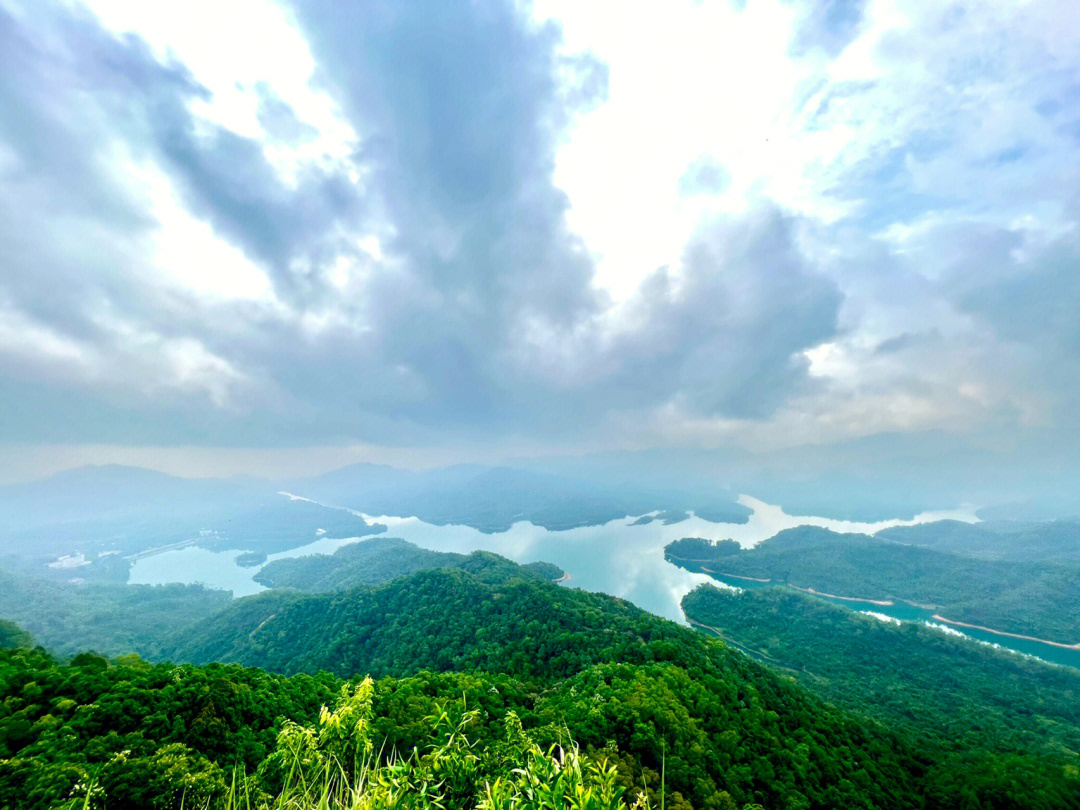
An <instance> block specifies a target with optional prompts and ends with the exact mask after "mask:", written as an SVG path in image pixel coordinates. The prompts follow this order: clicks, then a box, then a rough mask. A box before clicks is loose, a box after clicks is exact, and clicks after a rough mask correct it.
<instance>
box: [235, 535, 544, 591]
mask: <svg viewBox="0 0 1080 810" xmlns="http://www.w3.org/2000/svg"><path fill="white" fill-rule="evenodd" d="M437 568H456V569H461V570H463V571H468V572H470V573H472V574H475V575H476V576H478V577H480V578H482V579H484V580H486V581H503V580H506V579H510V578H514V577H518V578H524V579H532V578H536V579H549V580H551V579H558V578H559V577H560V576H562V573H563V572H562V570H561V569H560V568H559V567H558V566H555V565H551V564H550V563H532V564H530V565H524V566H522V565H517V564H516V563H513V562H511V561H510V560H507V559H506V558H504V557H500V556H498V555H497V554H491V553H490V552H486V551H477V552H474V553H472V554H468V555H466V554H454V553H450V552H442V551H430V550H428V549H424V548H420V547H419V546H416V545H414V544H412V543H408V542H406V541H404V540H402V539H400V538H397V537H373V538H371V539H369V540H364V541H363V542H360V543H351V544H349V545H347V546H342V547H341V548H339V549H338V550H337V551H336V552H334V553H333V554H331V555H325V554H314V555H311V556H308V557H294V558H291V559H283V560H275V561H273V562H271V563H268V564H267V565H266V566H264V567H263V568H262V569H261V570H260V571H259V572H258V573H257V574H256V575H255V580H256V581H257V582H259V583H261V584H263V585H266V586H267V587H269V588H294V589H296V590H300V591H308V592H313V593H325V592H330V591H341V590H347V589H349V588H355V587H357V586H359V585H381V584H383V583H386V582H389V581H390V580H393V579H397V578H398V577H403V576H408V575H410V574H415V573H417V572H419V571H429V570H434V569H437Z"/></svg>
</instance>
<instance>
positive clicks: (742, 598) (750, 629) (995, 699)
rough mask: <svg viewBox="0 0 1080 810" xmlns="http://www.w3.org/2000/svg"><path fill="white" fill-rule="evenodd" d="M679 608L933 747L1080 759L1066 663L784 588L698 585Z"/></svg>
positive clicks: (1073, 685)
mask: <svg viewBox="0 0 1080 810" xmlns="http://www.w3.org/2000/svg"><path fill="white" fill-rule="evenodd" d="M683 610H685V611H686V615H687V617H688V618H689V619H690V620H691V621H692V622H694V623H696V625H697V626H698V627H703V628H707V629H708V630H709V631H710V632H718V633H720V634H722V636H723V637H724V638H727V639H731V640H732V641H733V642H735V643H737V644H739V645H740V646H741V647H742V648H743V649H747V650H749V651H752V653H753V654H755V655H758V656H760V657H763V658H765V659H766V660H768V661H770V662H772V663H773V665H775V666H778V667H781V668H783V669H784V671H787V672H790V673H791V674H793V675H794V676H795V677H796V678H797V679H798V680H799V681H800V682H802V683H803V684H805V685H806V686H807V688H809V689H812V690H814V691H816V692H817V693H818V694H821V695H822V696H824V697H826V698H828V699H829V700H831V701H834V702H835V703H837V704H838V705H841V706H845V707H847V708H849V709H852V710H855V711H858V712H860V713H862V714H865V715H867V716H869V717H874V718H876V719H878V720H880V721H882V722H884V723H886V724H888V725H889V726H891V727H893V728H897V729H902V730H906V731H908V732H910V733H913V734H917V735H919V736H922V737H925V738H927V739H928V740H930V741H932V742H933V744H934V745H935V746H936V747H937V748H939V749H941V750H943V751H949V752H955V751H956V750H959V749H965V748H966V749H987V750H993V751H998V752H1002V753H1004V752H1016V751H1027V752H1030V753H1039V754H1041V755H1043V756H1046V757H1049V758H1050V759H1052V760H1055V761H1061V762H1062V763H1063V764H1064V763H1072V764H1073V766H1078V765H1080V671H1078V670H1075V669H1073V668H1072V667H1063V666H1056V665H1052V664H1046V663H1043V662H1041V661H1037V660H1033V659H1030V658H1027V657H1025V656H1020V655H1017V654H1015V653H1010V652H1007V651H1004V650H1000V651H998V650H994V649H992V648H990V647H988V646H987V645H986V644H981V643H979V642H976V641H972V640H970V639H966V638H960V637H957V636H954V635H951V634H946V633H943V632H940V631H937V630H934V629H931V628H927V627H924V626H922V625H920V624H918V623H915V622H898V621H895V620H893V621H883V620H881V619H879V618H876V617H873V616H868V615H865V614H862V613H859V612H856V611H853V610H850V609H848V608H846V607H841V606H838V605H834V604H831V603H829V602H826V601H824V600H822V599H816V598H814V597H812V596H806V595H804V594H800V593H797V592H795V591H792V590H791V589H790V588H779V587H776V588H760V589H754V590H745V591H743V592H742V593H736V592H734V591H731V590H727V589H720V588H716V587H713V586H711V585H702V586H701V587H699V588H698V589H697V590H695V591H692V592H691V593H689V594H687V595H686V597H684V599H683Z"/></svg>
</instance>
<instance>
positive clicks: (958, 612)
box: [665, 526, 1080, 644]
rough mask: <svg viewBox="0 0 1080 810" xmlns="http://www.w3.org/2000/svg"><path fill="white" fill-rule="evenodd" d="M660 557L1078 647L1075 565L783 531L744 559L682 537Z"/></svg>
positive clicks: (1079, 577) (726, 547) (1079, 586)
mask: <svg viewBox="0 0 1080 810" xmlns="http://www.w3.org/2000/svg"><path fill="white" fill-rule="evenodd" d="M665 556H666V558H667V559H668V560H669V561H670V562H673V563H675V564H676V565H679V566H682V567H684V568H687V569H690V570H695V571H713V572H716V573H726V574H734V575H736V576H744V577H754V578H758V579H767V580H770V581H772V582H774V583H777V584H785V583H787V584H791V585H795V586H798V587H801V588H813V589H815V590H817V591H821V592H823V593H830V594H837V595H840V596H847V597H859V598H863V599H900V600H907V601H911V602H915V603H919V604H929V605H933V606H935V607H936V608H937V609H938V610H939V611H940V612H941V613H942V614H943V615H944V616H946V617H948V618H949V619H953V620H955V621H963V622H969V623H972V624H978V625H984V626H987V627H991V628H993V629H995V630H1002V631H1006V632H1010V633H1021V634H1025V635H1031V636H1036V637H1039V638H1043V639H1047V640H1050V641H1056V642H1061V643H1065V644H1073V643H1076V642H1080V613H1078V612H1077V610H1076V605H1077V598H1078V596H1080V566H1075V565H1057V564H1052V563H1021V562H1004V561H994V560H983V559H976V558H973V557H966V556H959V555H956V554H948V553H944V552H941V551H935V550H933V549H929V548H925V547H921V546H915V545H907V544H902V543H900V542H897V541H894V540H881V539H877V538H875V537H869V536H867V535H861V534H838V533H836V532H831V531H829V530H827V529H819V528H815V527H811V526H800V527H798V528H795V529H788V530H786V531H782V532H780V533H779V534H777V535H775V536H774V537H771V538H769V539H768V540H766V541H764V542H763V543H760V544H758V545H757V546H755V547H754V548H751V549H743V550H739V549H737V548H733V544H717V545H713V544H710V543H709V542H708V541H706V540H701V539H697V538H687V539H684V540H678V541H676V542H674V543H671V544H669V545H668V546H667V548H666V549H665Z"/></svg>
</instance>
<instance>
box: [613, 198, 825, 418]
mask: <svg viewBox="0 0 1080 810" xmlns="http://www.w3.org/2000/svg"><path fill="white" fill-rule="evenodd" d="M794 226H795V224H794V222H793V221H792V220H791V219H790V218H788V217H786V216H784V215H782V214H781V213H779V212H778V211H776V210H772V209H769V210H764V211H760V212H757V213H756V214H754V215H752V216H750V217H747V218H743V219H738V220H729V221H725V222H722V223H720V224H718V225H716V226H714V227H713V228H711V229H710V230H708V231H706V232H705V233H703V234H702V235H701V236H699V237H698V238H697V239H696V240H694V241H693V242H692V243H691V244H690V246H689V247H688V248H687V252H686V256H685V258H684V262H683V268H682V271H681V273H680V274H679V275H674V274H672V273H671V272H669V271H668V270H660V271H657V272H656V273H655V274H654V275H653V276H652V277H651V278H650V279H649V280H648V281H646V283H645V284H644V285H643V286H642V289H641V291H640V293H639V295H638V299H637V302H636V307H637V312H635V313H634V316H633V320H634V321H635V322H637V323H639V324H641V327H640V329H639V330H637V331H635V332H632V333H630V334H629V335H627V337H626V338H624V339H623V341H621V342H620V345H619V346H618V348H617V350H616V351H617V352H618V353H619V355H620V357H619V363H618V366H619V371H618V372H617V374H616V378H617V379H618V380H619V382H620V387H621V388H622V389H623V393H625V394H631V393H632V392H633V391H634V390H635V389H636V390H637V391H639V392H641V391H648V392H649V393H650V395H651V396H652V397H654V398H661V397H676V396H677V397H680V398H681V399H682V400H683V401H684V402H685V403H686V404H687V405H688V406H689V410H690V411H691V412H693V413H697V414H701V415H706V416H730V417H763V416H768V415H769V414H770V413H772V412H773V411H774V410H775V409H776V407H777V406H778V405H779V404H780V403H781V402H782V401H783V400H784V399H785V398H786V397H787V396H789V395H790V394H791V393H793V392H794V391H796V390H798V388H799V387H800V386H801V385H802V384H803V383H804V382H805V379H806V373H805V371H806V370H805V361H804V360H802V358H801V357H800V353H801V352H802V351H803V350H805V349H808V348H810V347H811V346H814V345H816V344H817V343H820V342H822V341H824V340H827V339H828V338H830V337H832V336H833V335H835V334H836V329H837V312H838V309H839V306H840V302H841V300H842V296H841V294H840V292H839V290H838V289H837V288H836V286H835V284H834V283H832V282H831V281H829V280H827V279H825V278H823V277H821V276H818V275H817V274H815V272H814V270H813V269H812V267H810V265H809V263H808V262H807V260H806V259H805V258H804V257H803V255H802V253H801V252H800V251H799V249H798V247H797V245H796V244H795V237H794ZM641 404H643V405H648V404H654V403H650V402H642V403H641Z"/></svg>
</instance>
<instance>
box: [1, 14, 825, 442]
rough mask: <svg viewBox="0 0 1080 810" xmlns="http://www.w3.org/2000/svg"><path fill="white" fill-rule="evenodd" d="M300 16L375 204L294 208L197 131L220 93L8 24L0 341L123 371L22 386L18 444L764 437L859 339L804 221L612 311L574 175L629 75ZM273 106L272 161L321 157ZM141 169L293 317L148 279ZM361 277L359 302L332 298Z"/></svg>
mask: <svg viewBox="0 0 1080 810" xmlns="http://www.w3.org/2000/svg"><path fill="white" fill-rule="evenodd" d="M297 12H298V17H299V20H300V22H301V24H302V28H303V31H304V33H305V35H306V36H307V37H308V39H309V41H310V44H311V47H312V49H313V53H314V56H315V58H316V62H317V64H318V70H319V76H320V81H321V82H322V83H323V84H324V85H325V86H326V87H327V88H329V89H330V90H331V92H332V93H333V94H334V95H335V97H336V98H337V100H338V102H339V103H340V105H341V107H342V109H343V110H344V111H345V114H346V115H347V117H348V119H349V121H350V123H351V124H352V125H353V127H354V128H355V130H356V131H357V132H358V133H359V137H360V143H359V145H358V150H357V153H356V155H355V164H356V167H357V168H359V169H362V170H363V171H362V174H363V176H364V178H365V180H364V181H363V183H362V184H361V185H358V184H357V183H355V182H353V181H352V180H351V179H350V178H349V177H348V176H347V173H346V172H344V171H343V169H342V168H341V167H337V168H331V169H328V168H325V167H311V168H308V169H306V170H301V172H300V174H299V176H298V177H297V178H295V182H286V180H285V179H284V178H283V177H282V176H281V175H280V174H279V172H278V171H277V169H276V168H275V166H273V165H272V164H271V163H270V162H269V161H268V160H267V158H266V157H265V154H264V152H263V149H262V145H261V144H260V143H259V142H257V141H254V140H252V139H250V138H246V137H243V136H240V135H238V134H236V133H234V132H231V131H229V130H227V129H225V128H223V127H221V126H217V125H215V124H212V123H210V122H207V121H204V120H197V119H196V118H195V117H194V116H193V114H192V112H191V110H190V102H191V100H192V99H196V98H206V97H207V92H208V91H207V90H206V89H205V88H203V87H201V86H200V85H199V84H198V83H197V82H196V81H195V80H194V79H193V78H192V76H191V75H189V74H188V72H187V71H186V70H185V69H184V68H183V66H181V65H176V64H162V63H161V62H159V61H158V60H157V59H156V58H155V57H154V56H153V55H152V54H151V53H150V52H149V51H148V49H147V48H146V46H145V45H144V44H142V43H141V42H140V41H139V40H137V39H135V38H131V37H128V38H117V37H115V36H113V35H111V34H109V33H107V32H105V31H103V30H102V29H101V28H100V27H98V25H97V23H96V22H95V21H94V20H92V19H90V18H88V17H84V16H79V15H78V14H73V13H71V12H69V11H68V10H67V9H66V8H64V9H60V8H58V7H57V8H54V7H52V6H49V5H42V6H40V11H39V10H35V11H34V13H31V14H28V15H26V16H25V17H24V18H22V19H19V20H16V19H14V18H12V17H10V16H6V17H2V18H0V20H2V23H0V37H2V39H0V46H4V47H3V48H2V53H3V54H4V62H3V67H2V79H0V81H2V82H3V84H0V94H2V96H0V99H2V100H3V102H4V104H5V109H12V110H17V111H18V115H16V116H12V117H10V118H9V117H7V116H5V117H4V119H3V121H0V127H2V128H0V136H2V138H3V142H4V143H6V144H7V146H8V148H10V149H11V150H12V151H13V153H14V154H15V156H16V161H17V166H18V168H17V169H16V172H17V174H18V177H17V178H16V179H17V183H13V182H12V181H11V180H10V178H5V179H4V180H2V181H0V183H3V185H0V207H2V209H3V211H4V212H6V213H8V214H10V215H11V216H9V217H8V218H7V219H6V221H5V223H3V224H0V246H2V247H3V249H4V253H5V256H8V257H11V268H10V272H6V273H5V277H4V278H3V280H2V282H0V294H2V296H3V297H2V298H0V318H2V317H3V308H4V307H8V308H9V309H10V310H12V311H14V312H17V313H19V317H24V316H25V317H26V318H30V319H32V320H33V321H34V322H35V323H37V324H40V325H41V327H42V328H43V329H51V330H54V331H55V332H56V333H57V334H60V335H62V336H64V337H66V338H71V339H73V340H77V341H78V342H79V345H80V346H83V347H87V350H88V351H90V352H92V353H93V355H94V358H93V360H94V363H96V364H97V365H96V366H93V364H87V365H86V368H83V369H82V370H81V371H80V374H74V375H72V374H68V371H67V369H68V366H64V365H62V364H61V365H57V366H56V368H55V370H54V371H51V372H48V373H46V372H43V371H41V370H40V369H35V367H34V363H35V362H36V361H33V360H31V361H26V362H22V361H19V362H22V364H21V365H19V363H17V362H15V361H11V360H4V363H5V365H4V367H3V374H0V381H2V383H3V393H4V395H5V398H10V399H14V400H18V401H19V402H20V403H22V404H21V405H20V408H18V409H16V410H14V411H11V412H10V413H11V414H12V418H11V419H8V420H5V423H4V425H3V428H2V430H3V431H4V433H3V435H4V436H5V437H6V438H9V439H15V438H17V439H23V440H49V441H115V442H132V443H136V442H142V443H146V442H154V441H157V442H162V443H184V442H189V443H217V444H238V445H253V446H257V445H281V444H313V443H324V442H350V441H369V442H389V443H410V442H415V443H427V444H438V443H440V442H445V441H449V440H453V441H459V440H460V441H477V440H480V439H484V440H487V441H490V440H491V439H492V437H497V436H502V435H505V436H517V437H536V438H539V439H541V440H545V439H547V438H551V437H581V436H583V435H587V434H591V433H593V432H595V431H597V430H599V429H601V427H602V426H603V425H604V424H605V423H606V420H608V419H609V418H610V417H611V415H612V414H620V413H623V412H630V413H638V412H642V411H649V410H650V409H654V408H658V407H662V406H664V405H666V404H669V403H672V402H677V403H678V404H679V406H680V407H681V408H682V409H684V410H685V411H687V412H688V413H690V414H693V415H701V416H709V417H711V416H721V415H722V416H732V417H763V416H767V415H768V414H770V413H772V412H773V411H774V410H775V409H776V408H777V407H778V405H779V404H780V403H781V402H783V401H784V399H785V398H786V397H788V396H790V395H791V394H792V393H793V392H795V391H799V390H801V389H802V388H803V387H804V386H805V385H806V382H807V378H806V373H805V368H804V364H803V362H802V361H801V360H800V359H799V358H800V352H802V351H803V350H804V349H806V348H808V347H809V346H811V345H813V344H814V343H815V342H818V341H820V340H823V339H826V338H828V337H829V336H830V335H832V334H834V333H835V330H836V316H837V308H838V306H839V302H840V294H839V292H838V291H837V289H836V288H835V286H834V285H832V284H830V283H829V282H827V281H825V280H823V279H822V278H820V277H819V276H817V275H816V274H815V272H814V271H813V268H812V267H810V266H809V264H808V263H807V261H806V260H805V258H804V257H803V256H802V254H801V253H800V251H799V249H798V246H797V244H796V240H795V237H794V228H795V223H794V222H793V221H792V220H790V219H789V218H787V217H785V216H784V215H782V214H781V213H779V212H776V211H772V210H767V211H762V212H757V213H755V214H753V215H751V216H750V217H748V218H747V219H745V220H735V219H731V220H728V221H725V222H724V223H721V224H718V225H716V226H715V227H713V228H712V229H710V230H707V231H704V232H703V233H702V234H701V235H700V236H699V237H698V238H697V239H696V240H695V241H694V242H693V244H691V245H690V246H689V247H688V249H687V251H686V255H685V257H684V261H683V263H682V266H681V267H680V268H678V269H677V270H671V271H669V270H666V269H662V270H659V271H657V272H656V273H655V274H654V275H653V276H652V277H651V278H650V279H649V280H648V281H647V282H646V283H645V284H644V285H643V287H642V289H641V290H640V292H639V293H638V294H637V296H636V297H635V298H634V300H633V301H632V302H630V303H629V304H627V305H626V306H625V307H624V308H622V309H621V310H619V311H618V313H617V314H616V313H615V312H614V311H613V310H612V309H611V303H610V301H608V300H607V298H606V297H605V296H604V295H603V294H602V293H599V292H597V290H596V289H595V288H594V287H593V284H592V281H593V272H594V268H593V264H592V260H591V259H590V257H589V256H588V253H587V251H586V250H585V249H584V246H583V245H582V244H581V242H580V240H579V239H578V238H577V237H576V236H575V235H574V234H573V233H571V232H570V231H569V230H568V228H567V225H566V212H567V200H566V198H565V195H564V194H563V193H562V191H560V190H559V189H558V188H557V187H556V186H555V185H554V183H553V180H552V172H553V166H554V159H555V150H556V148H557V145H558V143H559V139H560V137H561V135H562V132H563V129H564V127H565V125H566V123H567V122H568V121H569V120H570V119H571V118H572V116H573V115H574V114H575V113H576V112H577V111H579V110H581V109H586V108H588V107H589V106H590V105H592V104H595V103H596V101H597V100H598V99H601V98H603V96H604V94H605V93H606V81H607V79H606V71H605V69H604V68H603V66H602V65H599V64H598V63H597V62H596V60H595V59H593V58H591V57H588V56H581V57H575V56H566V55H563V54H560V53H559V52H558V50H559V47H558V46H559V33H558V31H557V30H556V29H555V28H553V27H551V26H537V25H536V24H535V23H534V22H533V21H531V20H530V19H528V18H527V16H525V15H524V14H523V12H522V10H521V9H520V8H519V7H518V6H517V4H514V3H503V2H494V1H493V0H487V1H485V2H473V3H468V4H463V5H456V4H454V5H450V4H445V3H441V2H431V3H419V2H418V3H390V2H372V3H364V4H340V3H330V2H325V3H322V2H315V1H314V0H312V2H300V3H299V4H298V5H297ZM259 94H260V100H261V107H260V110H259V114H260V117H261V120H262V121H263V124H264V126H266V127H267V129H268V130H269V132H270V137H271V138H273V139H278V140H284V141H287V140H290V139H294V140H295V139H302V138H304V137H307V135H308V132H307V130H306V129H305V128H304V125H303V124H302V123H301V122H298V121H297V119H296V115H295V112H294V111H293V110H292V109H291V108H289V107H288V105H287V104H285V102H283V101H281V99H278V98H277V97H276V96H274V95H273V93H272V90H271V89H270V88H261V89H260V90H259ZM117 142H120V143H123V144H124V145H125V147H126V148H127V149H128V150H130V152H131V153H132V154H134V155H135V156H136V157H137V158H138V159H144V160H146V161H149V162H150V163H152V164H154V165H156V166H157V167H158V168H160V169H161V170H163V171H164V172H165V173H166V174H167V175H168V176H169V177H170V178H171V179H172V181H173V182H174V184H175V186H176V188H177V189H178V190H179V192H180V194H181V196H182V198H183V200H184V202H185V204H186V205H187V206H188V207H189V209H190V210H191V212H192V213H194V214H195V215H196V216H197V217H199V218H201V219H204V220H205V221H207V222H209V223H211V224H212V226H213V227H214V230H215V231H216V233H217V234H219V235H220V236H221V237H222V238H224V239H227V240H228V241H230V242H232V243H233V244H235V245H237V246H239V247H241V248H242V249H243V250H244V252H245V253H246V254H247V255H248V256H249V257H251V258H252V259H253V260H254V261H255V262H256V263H257V264H258V265H259V266H261V267H262V268H264V269H265V270H266V271H267V273H268V275H270V277H271V278H272V280H273V282H274V288H275V291H276V293H277V295H278V297H279V298H280V299H281V301H282V302H283V307H284V308H285V309H286V310H287V311H286V312H285V313H284V314H283V313H282V312H281V311H280V308H279V310H275V309H272V308H267V307H265V306H262V305H260V304H257V303H251V302H241V301H224V302H210V301H204V300H201V299H200V298H199V297H198V296H196V295H194V294H192V295H187V294H185V293H181V292H177V291H165V290H163V289H162V288H161V287H160V285H159V284H158V283H156V282H155V281H154V268H153V267H152V266H150V262H151V259H150V258H149V257H147V256H146V255H144V252H143V251H144V250H145V246H146V244H147V239H148V237H149V235H151V234H152V233H153V231H154V229H155V228H156V226H157V223H156V222H155V221H154V220H153V217H152V215H151V213H150V212H148V211H147V210H146V209H145V200H143V199H141V198H140V197H139V194H138V193H137V192H136V191H135V190H133V189H132V188H131V187H130V186H129V184H128V182H127V181H128V179H127V178H125V177H123V176H118V175H117V172H116V165H115V163H113V162H110V161H111V160H112V155H113V151H112V147H113V146H114V145H115V144H116V143H117ZM707 168H708V167H704V168H703V169H702V170H703V171H704V170H705V169H707ZM698 175H700V176H697V177H696V180H697V181H698V182H700V183H705V184H706V185H708V184H710V183H712V184H713V185H715V183H716V182H720V181H721V180H722V178H721V177H720V175H719V169H717V171H715V172H712V174H709V172H708V171H706V172H705V175H702V174H701V172H698ZM706 175H707V176H706ZM19 184H21V185H19ZM22 192H25V194H23V193H22ZM374 212H377V214H376V213H374ZM373 217H374V218H376V219H378V224H379V225H380V226H384V227H385V232H387V233H392V234H393V236H392V238H388V239H386V240H384V243H383V252H384V253H385V255H386V260H385V261H379V260H376V259H373V258H372V257H370V256H366V255H364V254H363V252H362V251H360V250H358V249H357V247H356V245H355V237H356V236H357V234H359V233H361V232H362V231H363V227H364V226H366V225H367V224H369V219H370V218H373ZM342 258H344V259H345V262H346V264H347V265H348V267H349V269H350V270H351V271H355V275H356V277H357V279H359V280H355V279H354V280H347V281H346V283H344V284H343V285H342V286H340V287H333V288H332V287H331V286H330V285H329V282H327V280H326V273H325V270H326V269H327V268H328V267H330V266H331V265H334V264H335V263H337V262H339V261H340V260H341V259H342ZM0 326H2V323H0ZM132 334H134V335H135V337H134V338H132V337H131V335H132ZM0 337H2V333H0ZM168 358H172V359H171V360H169V359H168ZM166 360H168V362H171V363H173V365H172V366H169V365H168V364H167V363H166ZM76 362H82V361H75V360H72V361H71V363H76ZM91 366H93V367H91ZM80 375H81V376H80ZM159 377H160V378H161V379H158V378H159ZM72 392H75V396H74V397H73V396H72ZM208 398H209V399H210V400H211V401H210V402H208ZM75 410H77V411H78V414H77V415H76V414H74V413H71V416H70V418H68V417H66V416H65V414H68V413H69V412H73V411H75Z"/></svg>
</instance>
